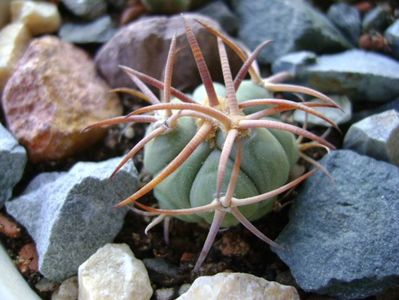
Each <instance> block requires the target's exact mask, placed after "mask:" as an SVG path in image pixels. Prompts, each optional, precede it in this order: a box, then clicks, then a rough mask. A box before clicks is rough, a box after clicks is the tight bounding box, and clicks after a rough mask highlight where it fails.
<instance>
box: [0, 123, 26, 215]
mask: <svg viewBox="0 0 399 300" xmlns="http://www.w3.org/2000/svg"><path fill="white" fill-rule="evenodd" d="M26 161H27V156H26V151H25V149H24V148H23V147H22V146H20V145H19V144H18V142H17V141H16V140H15V138H14V137H13V136H12V135H11V133H9V132H8V130H7V129H5V128H4V127H3V125H1V124H0V208H2V207H3V205H4V203H5V202H6V201H7V200H9V199H10V198H11V195H12V189H13V188H14V186H15V185H16V184H17V183H18V182H19V180H20V179H21V177H22V174H23V173H24V169H25V165H26Z"/></svg>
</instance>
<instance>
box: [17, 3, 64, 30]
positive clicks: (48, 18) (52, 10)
mask: <svg viewBox="0 0 399 300" xmlns="http://www.w3.org/2000/svg"><path fill="white" fill-rule="evenodd" d="M11 16H12V20H13V22H22V23H24V24H25V25H26V26H27V27H28V29H29V31H30V32H31V33H32V34H33V35H37V34H43V33H51V32H54V31H57V30H58V28H59V27H60V24H61V17H60V14H59V12H58V8H57V6H56V5H55V4H52V3H48V2H41V1H37V2H33V1H21V0H16V1H12V2H11Z"/></svg>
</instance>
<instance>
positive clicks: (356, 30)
mask: <svg viewBox="0 0 399 300" xmlns="http://www.w3.org/2000/svg"><path fill="white" fill-rule="evenodd" d="M327 16H328V18H329V19H330V21H331V22H332V23H333V24H334V25H335V26H337V27H338V28H339V29H340V30H341V32H342V33H343V34H344V35H345V36H346V37H347V38H348V39H349V40H350V41H351V42H352V44H354V45H357V44H358V41H359V37H360V34H361V33H362V19H361V16H360V12H359V10H357V9H356V8H355V7H353V6H351V5H349V4H347V3H335V4H333V5H331V6H330V8H329V9H328V13H327Z"/></svg>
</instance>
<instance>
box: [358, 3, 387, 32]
mask: <svg viewBox="0 0 399 300" xmlns="http://www.w3.org/2000/svg"><path fill="white" fill-rule="evenodd" d="M389 19H390V12H389V9H388V8H385V7H383V6H381V5H377V6H376V7H375V8H373V9H372V10H370V11H369V12H368V13H367V14H366V15H365V16H364V19H363V30H364V31H370V30H376V31H384V30H385V28H386V27H387V26H388V24H389Z"/></svg>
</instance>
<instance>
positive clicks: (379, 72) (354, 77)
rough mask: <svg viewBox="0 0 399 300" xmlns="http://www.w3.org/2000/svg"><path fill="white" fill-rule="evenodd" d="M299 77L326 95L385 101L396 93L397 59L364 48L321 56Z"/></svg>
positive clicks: (398, 90)
mask: <svg viewBox="0 0 399 300" xmlns="http://www.w3.org/2000/svg"><path fill="white" fill-rule="evenodd" d="M298 78H299V80H303V81H305V82H307V83H308V84H309V85H310V86H312V87H313V88H315V89H317V90H319V91H321V92H323V93H327V94H342V93H343V94H345V95H346V96H348V97H349V98H350V99H351V100H354V101H370V102H388V101H391V100H393V99H395V98H396V97H398V96H399V62H397V61H395V60H393V59H391V58H389V57H386V56H384V55H382V54H378V53H373V52H367V51H364V50H348V51H346V52H342V53H338V54H331V55H322V56H320V57H318V59H317V62H316V64H313V65H309V66H307V67H306V68H303V69H301V70H300V72H299V73H298Z"/></svg>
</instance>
